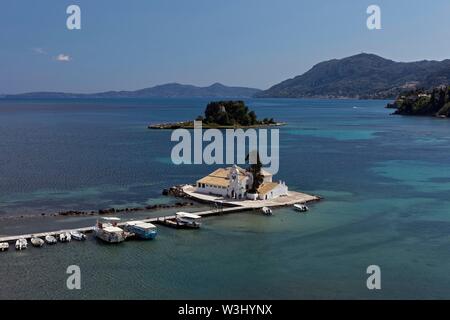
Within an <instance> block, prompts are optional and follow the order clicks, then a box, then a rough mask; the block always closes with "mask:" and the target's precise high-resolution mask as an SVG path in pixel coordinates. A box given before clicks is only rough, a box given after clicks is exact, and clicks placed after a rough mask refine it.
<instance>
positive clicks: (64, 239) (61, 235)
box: [58, 232, 66, 242]
mask: <svg viewBox="0 0 450 320" xmlns="http://www.w3.org/2000/svg"><path fill="white" fill-rule="evenodd" d="M58 240H59V241H61V242H66V234H65V233H64V232H63V233H60V234H58Z"/></svg>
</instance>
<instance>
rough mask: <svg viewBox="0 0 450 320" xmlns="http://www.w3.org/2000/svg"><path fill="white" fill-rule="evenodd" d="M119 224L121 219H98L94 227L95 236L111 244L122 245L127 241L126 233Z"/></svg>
mask: <svg viewBox="0 0 450 320" xmlns="http://www.w3.org/2000/svg"><path fill="white" fill-rule="evenodd" d="M119 222H120V219H119V218H113V217H104V218H100V219H98V220H97V223H96V225H95V227H94V233H95V236H96V237H97V238H99V239H101V240H103V241H105V242H109V243H120V242H123V241H125V239H126V234H125V231H123V229H121V228H119V227H118V226H117V225H118V223H119Z"/></svg>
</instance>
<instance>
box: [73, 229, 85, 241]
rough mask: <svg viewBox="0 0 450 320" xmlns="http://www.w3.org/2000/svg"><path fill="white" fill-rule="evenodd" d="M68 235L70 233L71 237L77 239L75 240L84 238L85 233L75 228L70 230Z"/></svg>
mask: <svg viewBox="0 0 450 320" xmlns="http://www.w3.org/2000/svg"><path fill="white" fill-rule="evenodd" d="M70 235H71V237H72V239H74V240H77V241H83V240H86V235H85V234H84V233H81V232H79V231H76V230H73V231H70Z"/></svg>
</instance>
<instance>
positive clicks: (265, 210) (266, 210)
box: [261, 207, 272, 216]
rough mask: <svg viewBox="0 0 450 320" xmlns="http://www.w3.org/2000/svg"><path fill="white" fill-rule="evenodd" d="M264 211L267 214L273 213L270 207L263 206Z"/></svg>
mask: <svg viewBox="0 0 450 320" xmlns="http://www.w3.org/2000/svg"><path fill="white" fill-rule="evenodd" d="M261 211H262V213H264V214H265V215H266V216H271V215H272V209H270V208H268V207H262V208H261Z"/></svg>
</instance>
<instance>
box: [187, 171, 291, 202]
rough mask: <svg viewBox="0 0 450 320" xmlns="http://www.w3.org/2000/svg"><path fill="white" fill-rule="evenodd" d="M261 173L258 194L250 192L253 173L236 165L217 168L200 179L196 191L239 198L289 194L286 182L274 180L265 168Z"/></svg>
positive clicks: (261, 198) (267, 197) (274, 196)
mask: <svg viewBox="0 0 450 320" xmlns="http://www.w3.org/2000/svg"><path fill="white" fill-rule="evenodd" d="M261 174H262V175H263V177H264V178H263V183H262V184H261V185H260V186H259V188H258V190H257V191H258V192H257V194H251V193H249V192H248V191H249V190H250V189H251V187H252V185H253V175H252V174H251V173H250V172H249V171H247V170H245V169H242V168H241V167H238V166H236V165H234V166H232V167H228V168H220V169H217V170H216V171H214V172H212V173H210V174H209V175H207V176H206V177H203V178H201V179H200V180H198V181H197V183H196V192H199V193H203V194H209V195H216V196H221V197H224V198H228V199H237V200H245V199H252V200H257V199H258V200H269V199H274V198H277V197H280V196H286V195H287V194H288V187H287V186H286V183H285V182H283V181H279V182H273V181H272V174H271V173H269V172H267V171H265V170H264V169H262V170H261Z"/></svg>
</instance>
